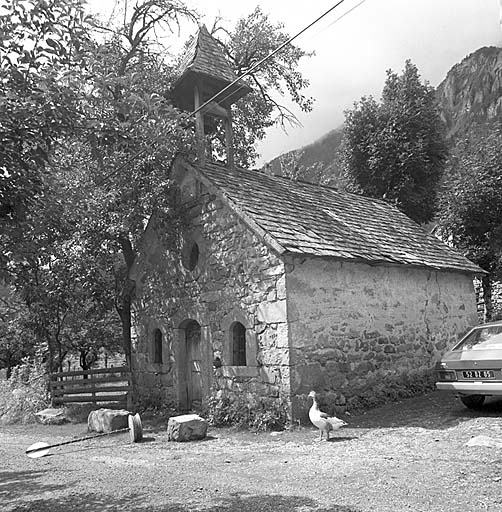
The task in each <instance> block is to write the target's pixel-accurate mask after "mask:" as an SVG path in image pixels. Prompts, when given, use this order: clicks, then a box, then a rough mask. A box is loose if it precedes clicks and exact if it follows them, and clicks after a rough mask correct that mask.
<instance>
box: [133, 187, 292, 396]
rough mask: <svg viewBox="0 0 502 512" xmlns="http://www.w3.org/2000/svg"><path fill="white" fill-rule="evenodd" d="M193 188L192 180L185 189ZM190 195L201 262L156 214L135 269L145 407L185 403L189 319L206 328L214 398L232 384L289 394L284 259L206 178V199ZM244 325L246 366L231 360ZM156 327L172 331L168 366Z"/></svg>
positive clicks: (207, 382) (206, 385)
mask: <svg viewBox="0 0 502 512" xmlns="http://www.w3.org/2000/svg"><path fill="white" fill-rule="evenodd" d="M188 178H190V177H188ZM186 186H187V185H186V180H185V183H182V184H181V187H182V192H183V187H186ZM192 188H193V187H192ZM182 196H183V194H182ZM185 196H186V194H185ZM189 199H190V201H188V202H187V200H186V197H183V200H184V206H183V208H182V212H183V213H182V226H184V227H182V228H181V235H182V239H183V240H185V243H186V242H188V243H190V241H196V243H197V244H198V247H199V262H198V264H197V265H196V267H195V268H194V269H193V270H192V271H189V270H187V269H186V268H185V267H184V266H183V264H182V263H181V259H182V258H183V248H181V249H180V250H177V249H176V244H173V243H172V241H171V242H170V241H169V240H168V239H167V235H163V236H162V235H159V233H160V234H162V233H168V232H169V230H168V229H165V228H164V227H163V226H162V223H161V222H160V221H159V220H156V221H154V220H152V221H151V223H150V226H149V227H148V229H147V233H146V235H145V240H144V250H143V252H142V255H141V257H140V258H139V260H138V263H137V265H136V268H135V272H134V274H135V275H134V276H133V277H134V278H135V280H136V282H137V300H136V303H135V314H134V318H135V322H134V323H135V329H136V336H135V341H134V366H135V375H136V380H137V387H138V396H137V398H138V399H139V400H141V401H142V402H143V403H147V402H149V401H152V402H155V403H158V402H162V403H166V402H167V403H169V404H170V405H176V404H177V402H179V399H180V392H182V391H180V388H181V387H182V385H183V382H182V379H183V375H182V373H183V369H182V367H183V363H182V361H181V359H182V355H180V354H181V352H180V348H181V347H182V346H183V344H184V343H185V339H184V330H183V329H184V326H185V325H186V321H187V320H195V321H196V322H197V323H198V324H199V325H200V327H201V338H202V352H203V353H202V359H203V360H202V362H201V364H202V368H201V375H202V381H203V390H204V394H205V395H207V394H209V392H210V391H217V390H223V392H224V393H228V394H230V395H231V394H232V393H235V392H239V393H241V394H242V393H249V394H253V395H254V396H255V398H256V397H277V396H279V394H280V393H285V394H286V396H289V365H288V360H289V354H288V335H287V323H286V291H285V273H284V264H283V263H282V261H281V260H280V259H279V258H278V257H277V256H276V255H275V254H274V253H272V252H271V251H270V250H269V249H268V247H267V246H266V245H265V244H264V243H262V241H261V240H260V239H259V238H258V237H257V236H255V235H254V234H253V232H252V231H251V230H250V229H249V228H248V227H247V226H246V225H245V224H244V223H243V222H242V221H240V220H239V219H238V218H237V216H236V215H234V214H233V212H232V211H231V210H230V209H229V208H228V207H227V206H225V205H224V204H222V202H221V201H219V200H218V199H217V198H216V197H215V196H214V195H212V194H210V193H209V192H208V191H207V190H206V189H204V188H203V187H202V186H201V185H200V183H199V184H198V188H197V194H196V197H193V195H192V197H191V198H189ZM171 238H172V236H171ZM179 245H180V246H182V245H183V242H182V243H180V244H179ZM234 322H240V323H242V324H243V325H244V326H245V327H246V355H247V366H245V367H244V366H233V365H232V364H231V363H232V361H231V356H232V355H231V346H230V343H231V342H230V330H231V327H232V325H233V323H234ZM155 329H160V330H161V332H162V336H163V357H162V359H163V363H162V364H158V363H154V362H153V348H152V342H153V332H154V330H155ZM220 364H221V366H220ZM249 396H251V395H249Z"/></svg>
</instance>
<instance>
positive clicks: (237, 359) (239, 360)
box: [232, 322, 246, 366]
mask: <svg viewBox="0 0 502 512" xmlns="http://www.w3.org/2000/svg"><path fill="white" fill-rule="evenodd" d="M232 365H233V366H246V328H245V327H244V326H243V325H242V324H241V323H240V322H235V324H234V325H233V327H232Z"/></svg>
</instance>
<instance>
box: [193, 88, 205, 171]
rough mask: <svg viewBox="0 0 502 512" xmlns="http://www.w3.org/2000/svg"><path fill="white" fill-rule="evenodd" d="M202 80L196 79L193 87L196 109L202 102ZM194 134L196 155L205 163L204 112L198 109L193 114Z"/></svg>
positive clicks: (202, 163)
mask: <svg viewBox="0 0 502 512" xmlns="http://www.w3.org/2000/svg"><path fill="white" fill-rule="evenodd" d="M202 90H203V89H202V80H198V82H197V84H195V88H194V100H193V101H194V107H195V110H197V109H198V108H199V107H200V106H201V105H202V103H203V98H202ZM195 135H196V138H197V156H198V158H199V162H200V163H201V165H204V164H205V163H206V141H205V138H206V137H205V133H204V114H203V113H202V112H201V111H199V112H197V113H196V114H195Z"/></svg>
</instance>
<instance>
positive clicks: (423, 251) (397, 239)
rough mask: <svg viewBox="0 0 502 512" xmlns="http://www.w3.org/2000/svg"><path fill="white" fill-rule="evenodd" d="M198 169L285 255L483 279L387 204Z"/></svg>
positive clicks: (209, 167)
mask: <svg viewBox="0 0 502 512" xmlns="http://www.w3.org/2000/svg"><path fill="white" fill-rule="evenodd" d="M194 169H195V171H196V172H197V173H198V174H199V176H200V177H201V179H202V181H203V182H205V184H206V185H207V186H209V187H210V188H211V189H212V190H213V191H214V192H215V193H216V194H217V195H218V196H219V197H221V198H222V199H223V200H224V201H225V202H226V203H227V204H228V205H229V207H230V208H232V209H233V210H234V211H235V212H236V213H237V214H238V215H239V216H241V217H242V218H243V220H244V221H245V222H247V223H248V225H249V226H250V227H251V228H253V229H254V230H255V231H256V232H257V233H258V234H259V235H261V236H262V237H263V238H264V240H265V241H266V242H268V243H269V245H271V246H273V247H274V248H275V249H276V250H277V251H278V252H279V253H281V254H293V255H295V254H298V255H311V256H319V257H333V258H337V259H343V260H356V261H364V262H367V263H369V264H403V265H413V266H418V267H426V268H433V269H449V270H456V271H460V272H467V273H483V271H482V270H481V269H480V268H479V267H478V266H477V265H475V264H474V263H472V262H471V261H469V260H468V259H467V258H465V257H464V256H462V255H460V254H459V253H457V252H456V251H455V250H453V249H451V248H450V247H448V246H447V245H446V244H444V243H443V242H441V241H440V240H438V239H437V238H436V237H435V236H433V235H430V234H428V233H427V232H426V231H425V230H423V229H422V228H421V227H420V226H419V225H418V224H416V223H415V222H413V221H412V220H411V219H409V218H408V217H407V216H406V215H404V214H403V213H401V212H400V211H399V210H398V209H397V208H395V207H394V206H392V205H389V204H387V203H385V202H384V201H381V200H377V199H370V198H367V197H363V196H359V195H356V194H350V193H346V192H340V191H337V190H336V189H333V188H329V187H322V186H317V185H312V184H308V183H303V182H294V181H291V180H289V179H287V178H282V177H277V176H267V175H265V174H263V173H260V172H258V171H249V170H245V169H231V170H230V169H228V168H225V167H222V166H220V165H217V164H213V163H208V164H206V165H205V166H204V167H198V166H196V167H194Z"/></svg>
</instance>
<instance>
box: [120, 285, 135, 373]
mask: <svg viewBox="0 0 502 512" xmlns="http://www.w3.org/2000/svg"><path fill="white" fill-rule="evenodd" d="M124 286H127V285H126V284H125V285H124ZM131 302H132V290H131V291H130V292H128V290H127V289H125V290H124V292H123V293H122V297H121V304H120V308H118V313H119V315H120V320H121V323H122V347H123V349H124V355H125V358H126V364H127V366H128V367H129V368H131V353H132V342H131V324H132V322H131Z"/></svg>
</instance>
